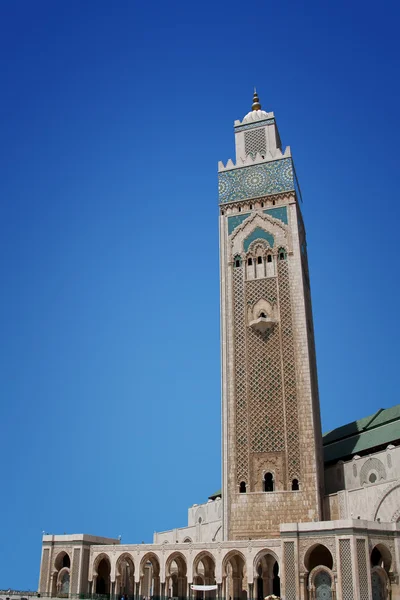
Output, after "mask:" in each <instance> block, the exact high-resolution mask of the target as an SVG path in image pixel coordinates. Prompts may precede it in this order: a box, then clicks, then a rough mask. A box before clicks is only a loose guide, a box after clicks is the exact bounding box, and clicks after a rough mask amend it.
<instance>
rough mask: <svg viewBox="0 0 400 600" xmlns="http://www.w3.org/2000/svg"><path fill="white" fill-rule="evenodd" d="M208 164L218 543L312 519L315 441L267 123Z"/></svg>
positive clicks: (308, 317) (284, 206)
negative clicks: (216, 216)
mask: <svg viewBox="0 0 400 600" xmlns="http://www.w3.org/2000/svg"><path fill="white" fill-rule="evenodd" d="M235 142H236V164H234V163H233V162H232V161H231V160H229V161H228V163H227V164H226V166H224V165H223V164H222V163H221V162H220V163H219V169H218V171H219V203H220V261H221V338H222V339H221V342H222V344H221V345H222V439H223V452H222V454H223V507H224V510H223V515H224V517H223V535H224V539H226V540H227V539H229V540H235V539H249V538H250V539H256V538H270V537H274V536H277V535H279V525H280V523H293V522H300V521H318V520H321V519H322V514H321V499H322V496H323V491H322V486H323V463H322V438H321V425H320V413H319V400H318V383H317V372H316V359H315V348H314V332H313V319H312V309H311V297H310V280H309V275H308V263H307V251H306V236H305V230H304V225H303V220H302V216H301V211H300V206H299V202H300V192H299V189H298V186H297V183H296V176H295V172H294V167H293V161H292V157H291V153H290V148H286V150H284V151H283V150H282V147H281V140H280V137H279V132H278V128H277V125H276V122H275V118H274V113H272V112H270V113H267V112H265V111H263V110H261V105H260V103H259V99H258V96H257V93H256V92H255V93H254V99H253V106H252V111H251V112H249V113H248V114H247V115H246V116H245V117H244V119H243V121H235Z"/></svg>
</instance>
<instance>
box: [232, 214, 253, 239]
mask: <svg viewBox="0 0 400 600" xmlns="http://www.w3.org/2000/svg"><path fill="white" fill-rule="evenodd" d="M250 215H251V213H243V214H241V215H235V216H234V217H228V235H231V233H233V232H234V231H235V229H236V227H239V225H241V224H242V223H243V221H244V220H245V219H247V217H249V216H250Z"/></svg>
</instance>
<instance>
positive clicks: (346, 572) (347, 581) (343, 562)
mask: <svg viewBox="0 0 400 600" xmlns="http://www.w3.org/2000/svg"><path fill="white" fill-rule="evenodd" d="M339 556H340V573H341V580H342V598H343V600H354V594H353V573H352V568H351V546H350V540H339Z"/></svg>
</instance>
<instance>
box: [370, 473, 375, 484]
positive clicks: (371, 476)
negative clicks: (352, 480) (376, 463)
mask: <svg viewBox="0 0 400 600" xmlns="http://www.w3.org/2000/svg"><path fill="white" fill-rule="evenodd" d="M368 479H369V482H370V483H375V481H376V475H375V473H371V475H370V476H369V477H368Z"/></svg>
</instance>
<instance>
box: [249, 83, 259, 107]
mask: <svg viewBox="0 0 400 600" xmlns="http://www.w3.org/2000/svg"><path fill="white" fill-rule="evenodd" d="M251 109H252V110H261V104H260V99H259V97H258V95H257V90H256V88H255V86H254V94H253V106H252V107H251Z"/></svg>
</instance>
